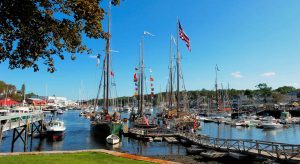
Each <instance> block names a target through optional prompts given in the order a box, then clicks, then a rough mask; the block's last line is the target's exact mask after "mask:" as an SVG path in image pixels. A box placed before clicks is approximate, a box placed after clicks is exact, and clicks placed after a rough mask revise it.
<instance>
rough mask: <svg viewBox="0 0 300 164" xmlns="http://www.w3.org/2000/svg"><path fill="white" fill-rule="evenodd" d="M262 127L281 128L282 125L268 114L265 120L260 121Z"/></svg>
mask: <svg viewBox="0 0 300 164" xmlns="http://www.w3.org/2000/svg"><path fill="white" fill-rule="evenodd" d="M262 127H263V128H264V129H276V128H282V127H283V125H282V124H280V123H279V122H278V121H277V120H276V119H275V118H274V117H272V116H268V117H266V118H265V121H263V122H262Z"/></svg>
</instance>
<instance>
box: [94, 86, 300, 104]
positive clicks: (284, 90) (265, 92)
mask: <svg viewBox="0 0 300 164" xmlns="http://www.w3.org/2000/svg"><path fill="white" fill-rule="evenodd" d="M255 88H256V89H253V90H251V89H246V90H237V89H219V90H218V92H219V93H220V94H222V95H225V94H226V95H227V96H228V98H229V99H234V98H235V97H237V96H240V95H245V96H247V97H248V98H250V99H251V98H253V97H257V96H260V97H263V98H264V99H265V101H266V98H267V97H272V98H273V99H274V101H275V102H279V101H280V100H282V99H283V96H284V95H286V94H289V93H293V92H294V93H295V94H298V96H300V95H299V93H300V89H296V88H295V87H292V86H282V87H279V88H277V89H272V87H268V85H267V84H266V83H260V84H258V85H256V86H255ZM182 93H185V94H186V95H187V97H188V99H189V100H190V101H191V100H196V99H197V98H199V97H207V98H215V96H216V91H215V90H207V89H201V90H192V91H185V92H182ZM174 94H175V93H174ZM168 96H169V93H168V92H160V93H156V94H155V95H154V97H153V99H151V95H145V96H144V99H145V100H146V101H147V102H148V103H150V102H151V103H153V104H154V105H156V104H157V103H158V102H159V101H163V100H164V101H167V97H168ZM136 99H137V97H135V96H123V97H118V98H115V99H114V101H115V103H116V104H118V105H121V104H122V105H127V104H128V102H129V103H130V104H132V102H133V100H136ZM90 102H91V103H92V102H94V99H93V100H90ZM98 104H102V99H100V100H99V101H98Z"/></svg>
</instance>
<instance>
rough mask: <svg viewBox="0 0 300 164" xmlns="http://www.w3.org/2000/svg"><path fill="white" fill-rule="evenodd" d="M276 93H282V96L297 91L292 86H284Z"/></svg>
mask: <svg viewBox="0 0 300 164" xmlns="http://www.w3.org/2000/svg"><path fill="white" fill-rule="evenodd" d="M276 91H277V92H279V93H281V94H287V93H290V92H293V91H296V88H294V87H291V86H283V87H279V88H277V89H276Z"/></svg>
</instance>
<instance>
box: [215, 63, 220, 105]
mask: <svg viewBox="0 0 300 164" xmlns="http://www.w3.org/2000/svg"><path fill="white" fill-rule="evenodd" d="M218 71H219V69H218V65H216V67H215V72H216V84H215V87H216V105H217V110H219V109H220V107H219V93H218Z"/></svg>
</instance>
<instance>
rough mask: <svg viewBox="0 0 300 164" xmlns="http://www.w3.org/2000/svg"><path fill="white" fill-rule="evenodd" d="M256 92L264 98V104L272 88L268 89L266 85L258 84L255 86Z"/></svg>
mask: <svg viewBox="0 0 300 164" xmlns="http://www.w3.org/2000/svg"><path fill="white" fill-rule="evenodd" d="M255 87H256V88H258V89H259V90H258V92H259V93H260V94H261V95H262V96H263V97H264V102H265V103H266V102H267V96H270V95H271V91H272V87H268V85H267V84H266V83H259V84H258V85H257V86H255Z"/></svg>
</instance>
